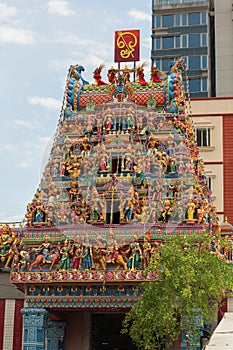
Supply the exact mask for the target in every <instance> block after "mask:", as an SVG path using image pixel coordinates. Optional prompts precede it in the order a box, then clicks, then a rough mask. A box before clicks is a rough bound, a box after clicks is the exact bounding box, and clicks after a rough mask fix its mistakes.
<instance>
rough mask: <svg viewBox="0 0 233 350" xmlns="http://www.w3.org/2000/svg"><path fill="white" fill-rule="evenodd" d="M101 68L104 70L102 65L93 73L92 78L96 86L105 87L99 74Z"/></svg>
mask: <svg viewBox="0 0 233 350" xmlns="http://www.w3.org/2000/svg"><path fill="white" fill-rule="evenodd" d="M103 68H104V65H103V64H101V65H100V66H99V67H97V68H96V69H95V70H94V72H93V78H94V79H95V83H96V85H97V86H101V85H106V83H105V82H104V81H103V80H102V77H101V72H102V69H103Z"/></svg>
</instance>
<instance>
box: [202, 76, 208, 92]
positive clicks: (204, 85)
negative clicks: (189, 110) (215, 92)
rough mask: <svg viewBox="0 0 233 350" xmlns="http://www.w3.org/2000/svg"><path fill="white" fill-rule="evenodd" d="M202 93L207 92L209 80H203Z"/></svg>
mask: <svg viewBox="0 0 233 350" xmlns="http://www.w3.org/2000/svg"><path fill="white" fill-rule="evenodd" d="M202 91H207V78H203V79H202Z"/></svg>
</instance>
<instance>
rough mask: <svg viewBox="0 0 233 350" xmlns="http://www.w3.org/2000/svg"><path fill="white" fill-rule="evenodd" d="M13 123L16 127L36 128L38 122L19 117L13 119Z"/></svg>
mask: <svg viewBox="0 0 233 350" xmlns="http://www.w3.org/2000/svg"><path fill="white" fill-rule="evenodd" d="M14 125H15V126H16V127H17V126H18V127H23V128H27V129H30V130H34V129H37V128H38V126H39V124H38V123H37V122H35V121H27V120H20V119H16V120H15V121H14Z"/></svg>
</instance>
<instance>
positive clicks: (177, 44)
mask: <svg viewBox="0 0 233 350" xmlns="http://www.w3.org/2000/svg"><path fill="white" fill-rule="evenodd" d="M176 48H180V37H179V36H176Z"/></svg>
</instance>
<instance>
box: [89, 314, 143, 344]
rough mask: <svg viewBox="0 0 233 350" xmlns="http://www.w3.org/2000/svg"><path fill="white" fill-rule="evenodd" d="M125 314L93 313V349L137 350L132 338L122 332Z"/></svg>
mask: <svg viewBox="0 0 233 350" xmlns="http://www.w3.org/2000/svg"><path fill="white" fill-rule="evenodd" d="M123 319H124V314H114V313H111V314H93V315H92V347H91V350H136V349H137V348H136V347H135V346H133V344H132V341H131V338H130V337H129V336H128V335H127V334H121V329H122V321H123Z"/></svg>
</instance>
